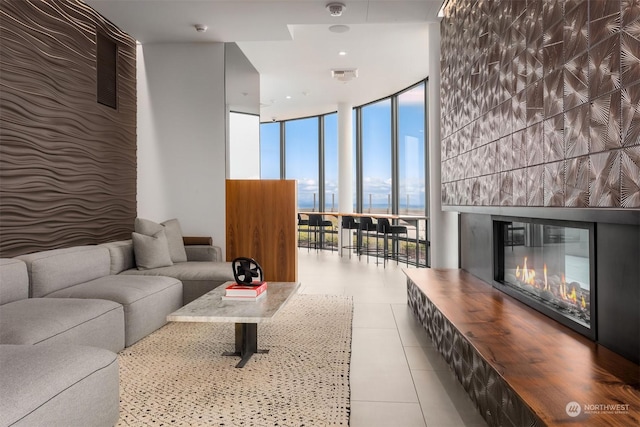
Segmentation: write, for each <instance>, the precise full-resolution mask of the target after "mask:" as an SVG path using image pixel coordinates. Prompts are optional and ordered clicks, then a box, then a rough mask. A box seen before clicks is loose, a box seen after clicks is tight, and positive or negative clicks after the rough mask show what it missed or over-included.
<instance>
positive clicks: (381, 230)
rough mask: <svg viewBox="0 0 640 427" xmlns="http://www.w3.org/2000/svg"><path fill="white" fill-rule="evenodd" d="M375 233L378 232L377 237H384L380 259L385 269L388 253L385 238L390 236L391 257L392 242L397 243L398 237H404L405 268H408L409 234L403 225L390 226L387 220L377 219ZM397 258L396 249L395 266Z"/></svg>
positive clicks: (398, 255) (398, 256)
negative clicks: (402, 235) (405, 249)
mask: <svg viewBox="0 0 640 427" xmlns="http://www.w3.org/2000/svg"><path fill="white" fill-rule="evenodd" d="M377 231H378V235H380V234H382V235H383V236H384V245H383V249H382V259H383V265H384V266H385V267H386V266H387V258H388V252H389V251H388V240H387V237H388V236H389V235H391V239H392V242H391V245H392V255H393V252H394V251H393V246H395V245H394V241H397V240H398V237H400V235H401V234H404V235H405V244H406V248H407V254H406V259H407V267H408V266H409V232H408V230H407V227H406V226H405V225H391V223H390V222H389V220H388V219H387V218H378V229H377ZM376 239H377V237H376ZM376 249H377V243H376ZM399 258H400V249H399V248H398V251H397V252H396V265H398V261H399Z"/></svg>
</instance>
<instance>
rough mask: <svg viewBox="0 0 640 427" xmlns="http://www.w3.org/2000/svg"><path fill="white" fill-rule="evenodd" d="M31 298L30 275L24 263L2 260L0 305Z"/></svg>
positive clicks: (0, 261)
mask: <svg viewBox="0 0 640 427" xmlns="http://www.w3.org/2000/svg"><path fill="white" fill-rule="evenodd" d="M28 297H29V275H28V274H27V265H26V264H25V263H24V261H21V260H19V259H13V258H1V259H0V305H2V304H6V303H9V302H13V301H18V300H21V299H25V298H28Z"/></svg>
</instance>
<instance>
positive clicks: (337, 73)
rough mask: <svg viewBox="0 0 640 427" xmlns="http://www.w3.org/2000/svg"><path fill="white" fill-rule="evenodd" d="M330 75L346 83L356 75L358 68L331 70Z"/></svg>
mask: <svg viewBox="0 0 640 427" xmlns="http://www.w3.org/2000/svg"><path fill="white" fill-rule="evenodd" d="M331 77H333V78H334V79H336V80H338V81H340V82H344V83H346V82H348V81H350V80H353V79H355V78H356V77H358V69H357V68H352V69H349V70H331Z"/></svg>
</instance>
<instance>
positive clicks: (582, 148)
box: [564, 104, 590, 158]
mask: <svg viewBox="0 0 640 427" xmlns="http://www.w3.org/2000/svg"><path fill="white" fill-rule="evenodd" d="M589 107H590V106H589V104H584V105H581V106H580V107H577V108H574V109H573V110H569V111H567V112H566V113H565V114H564V144H565V149H566V154H565V157H566V158H571V157H577V156H582V155H585V154H588V153H589V134H590V133H589V132H590V131H589V124H590V122H589Z"/></svg>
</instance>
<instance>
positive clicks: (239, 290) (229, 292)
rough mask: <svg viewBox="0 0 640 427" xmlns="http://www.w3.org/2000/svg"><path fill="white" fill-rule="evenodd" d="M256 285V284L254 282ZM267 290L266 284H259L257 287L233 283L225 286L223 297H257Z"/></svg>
mask: <svg viewBox="0 0 640 427" xmlns="http://www.w3.org/2000/svg"><path fill="white" fill-rule="evenodd" d="M255 283H257V282H255ZM266 290H267V282H261V283H260V284H259V285H242V284H238V283H233V284H231V285H229V286H227V288H226V290H225V295H226V296H228V297H230V296H234V297H257V296H258V295H260V294H261V293H263V292H264V291H266Z"/></svg>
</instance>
